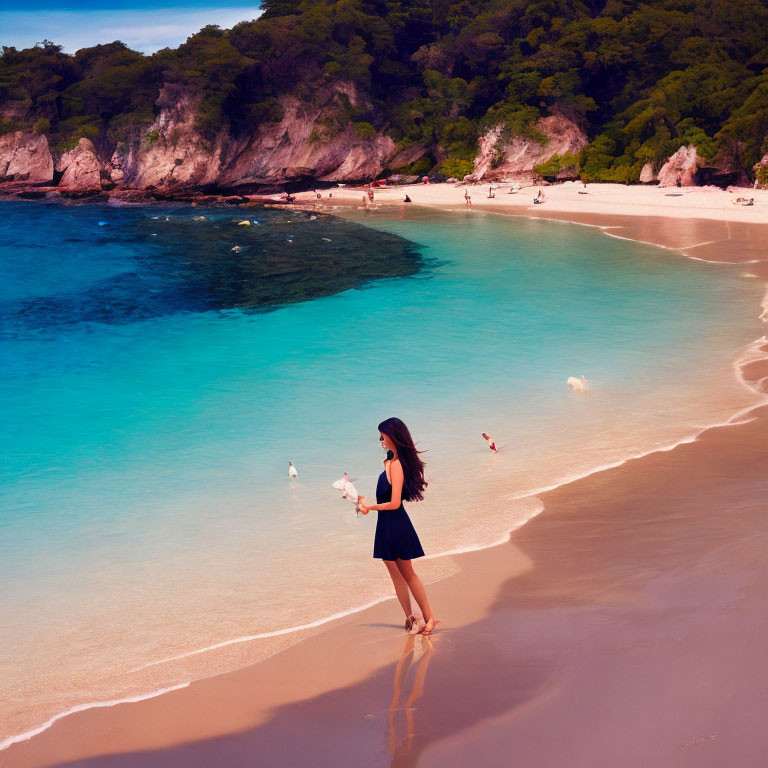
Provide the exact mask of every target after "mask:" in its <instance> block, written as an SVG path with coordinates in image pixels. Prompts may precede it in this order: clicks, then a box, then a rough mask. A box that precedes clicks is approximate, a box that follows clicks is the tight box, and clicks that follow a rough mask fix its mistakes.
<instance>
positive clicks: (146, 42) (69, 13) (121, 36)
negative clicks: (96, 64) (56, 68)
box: [0, 0, 259, 53]
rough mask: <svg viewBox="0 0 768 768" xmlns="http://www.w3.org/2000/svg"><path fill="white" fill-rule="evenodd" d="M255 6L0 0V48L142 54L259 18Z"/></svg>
mask: <svg viewBox="0 0 768 768" xmlns="http://www.w3.org/2000/svg"><path fill="white" fill-rule="evenodd" d="M258 8H259V3H258V0H257V1H256V2H254V3H253V4H252V5H247V4H246V3H243V2H238V1H237V0H235V2H230V3H227V4H216V3H213V2H211V0H207V1H205V0H154V2H152V1H151V0H77V1H73V0H0V45H12V46H14V47H16V48H28V47H29V46H31V45H34V44H35V43H36V42H38V41H39V40H43V39H46V38H47V39H48V40H53V42H54V43H58V44H59V45H63V46H64V50H65V51H66V52H67V53H74V52H75V51H76V50H77V49H78V48H84V47H87V46H91V45H96V44H97V43H111V42H112V41H113V40H122V41H123V42H124V43H126V45H128V46H129V47H131V48H133V49H134V50H137V51H142V52H143V53H153V52H154V51H157V50H159V49H160V48H165V47H171V48H176V47H177V46H178V45H179V44H180V43H183V42H184V41H185V40H186V39H187V38H188V37H189V36H190V35H192V34H194V33H195V32H197V31H198V30H199V29H200V28H201V27H204V26H205V25H206V24H218V25H219V26H220V27H224V28H229V27H232V26H234V25H235V24H237V23H238V22H239V21H247V20H250V19H254V18H256V17H257V16H258V15H259V10H258Z"/></svg>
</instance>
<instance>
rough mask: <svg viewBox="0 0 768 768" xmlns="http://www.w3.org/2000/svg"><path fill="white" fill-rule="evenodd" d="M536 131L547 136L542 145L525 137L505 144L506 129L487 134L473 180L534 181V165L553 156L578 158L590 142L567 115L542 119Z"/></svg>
mask: <svg viewBox="0 0 768 768" xmlns="http://www.w3.org/2000/svg"><path fill="white" fill-rule="evenodd" d="M535 129H536V131H537V132H538V133H540V134H543V135H544V136H546V139H547V140H546V141H545V142H544V143H543V144H541V143H539V142H538V141H536V139H533V138H527V137H525V136H512V137H511V138H510V139H508V140H506V141H505V140H504V139H503V132H504V126H497V127H496V128H493V129H491V130H489V131H487V132H486V133H485V134H484V135H483V136H482V137H481V139H480V141H479V143H478V153H477V157H476V158H475V163H474V168H473V170H472V174H471V176H472V179H473V180H476V181H479V180H481V179H487V180H489V181H495V180H499V179H510V180H512V179H516V180H528V179H532V178H533V177H534V176H536V173H535V171H534V170H533V168H534V166H535V165H539V164H540V163H544V162H546V161H547V160H549V159H551V158H552V157H553V156H554V155H565V154H574V155H577V154H578V153H579V152H581V150H582V149H584V147H586V146H587V143H588V139H587V135H586V134H585V133H584V131H583V130H582V129H581V128H580V127H579V126H578V125H577V124H576V122H574V121H573V120H572V119H570V118H568V117H566V116H565V115H561V114H554V115H550V116H549V117H543V118H541V119H540V120H539V121H537V123H536V125H535Z"/></svg>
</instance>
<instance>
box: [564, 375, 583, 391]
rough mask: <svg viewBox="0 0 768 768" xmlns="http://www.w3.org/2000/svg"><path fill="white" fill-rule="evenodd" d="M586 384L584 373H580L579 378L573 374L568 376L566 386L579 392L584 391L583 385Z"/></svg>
mask: <svg viewBox="0 0 768 768" xmlns="http://www.w3.org/2000/svg"><path fill="white" fill-rule="evenodd" d="M586 384H587V380H586V379H585V378H584V374H583V373H582V374H581V379H577V378H576V377H575V376H569V377H568V386H569V387H570V388H571V389H576V390H578V391H579V392H584V387H585V386H586Z"/></svg>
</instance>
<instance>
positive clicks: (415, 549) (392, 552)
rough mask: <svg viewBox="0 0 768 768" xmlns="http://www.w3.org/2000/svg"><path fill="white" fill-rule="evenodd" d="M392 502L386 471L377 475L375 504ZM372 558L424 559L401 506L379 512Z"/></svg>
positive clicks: (414, 530) (414, 533)
mask: <svg viewBox="0 0 768 768" xmlns="http://www.w3.org/2000/svg"><path fill="white" fill-rule="evenodd" d="M388 501H392V486H391V485H390V482H389V480H387V473H386V471H384V472H382V473H381V474H380V475H379V482H378V483H377V484H376V503H377V504H385V503H386V502H388ZM373 556H374V557H378V558H380V559H382V560H413V559H414V558H415V557H424V550H423V549H422V548H421V542H420V541H419V537H418V536H417V535H416V529H415V528H414V527H413V523H412V522H411V518H410V517H408V513H407V512H406V511H405V507H404V506H403V505H402V502H401V504H400V506H399V507H398V508H397V509H384V510H379V514H378V519H377V520H376V537H375V538H374V540H373Z"/></svg>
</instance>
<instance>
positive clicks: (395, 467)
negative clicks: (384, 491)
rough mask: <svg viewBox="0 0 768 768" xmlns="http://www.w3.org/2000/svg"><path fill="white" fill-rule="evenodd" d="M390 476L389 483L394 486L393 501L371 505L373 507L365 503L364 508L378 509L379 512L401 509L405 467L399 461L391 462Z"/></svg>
mask: <svg viewBox="0 0 768 768" xmlns="http://www.w3.org/2000/svg"><path fill="white" fill-rule="evenodd" d="M389 476H390V481H389V482H390V483H391V484H392V500H391V501H387V502H385V503H383V504H371V506H368V505H367V504H365V503H364V502H363V504H362V506H364V507H365V508H366V509H367V510H369V511H370V510H372V509H378V510H379V511H383V510H386V509H398V508H399V507H400V504H401V503H402V500H403V480H404V479H405V477H404V475H403V467H402V466H401V464H400V462H399V461H391V462H390V463H389Z"/></svg>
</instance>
